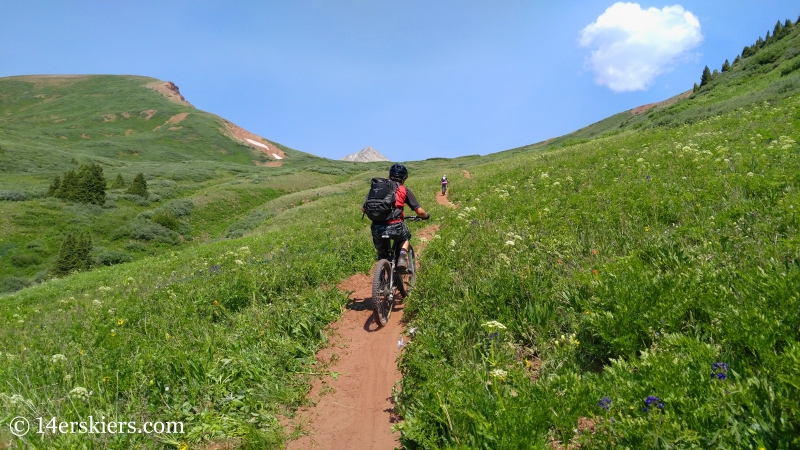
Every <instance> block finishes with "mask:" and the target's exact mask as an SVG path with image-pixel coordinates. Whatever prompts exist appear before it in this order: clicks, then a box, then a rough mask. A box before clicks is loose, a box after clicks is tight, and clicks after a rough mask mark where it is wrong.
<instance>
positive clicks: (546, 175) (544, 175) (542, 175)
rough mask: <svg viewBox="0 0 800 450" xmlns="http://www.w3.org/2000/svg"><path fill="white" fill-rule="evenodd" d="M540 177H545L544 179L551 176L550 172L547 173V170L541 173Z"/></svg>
mask: <svg viewBox="0 0 800 450" xmlns="http://www.w3.org/2000/svg"><path fill="white" fill-rule="evenodd" d="M539 178H541V179H543V180H544V179H545V178H550V174H549V173H547V172H542V174H541V175H539Z"/></svg>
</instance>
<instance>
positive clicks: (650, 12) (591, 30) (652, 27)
mask: <svg viewBox="0 0 800 450" xmlns="http://www.w3.org/2000/svg"><path fill="white" fill-rule="evenodd" d="M702 40H703V34H702V33H701V32H700V21H699V20H698V19H697V16H695V15H694V14H692V13H691V12H689V11H686V10H685V9H683V6H681V5H673V6H666V7H664V8H663V9H658V8H648V9H642V8H641V6H639V4H638V3H623V2H617V3H614V4H613V5H611V7H609V8H608V9H606V11H605V12H604V13H603V14H601V15H600V17H598V18H597V20H596V21H594V22H592V23H590V24H589V25H587V26H586V28H584V29H583V31H581V36H580V40H579V44H580V46H581V47H589V48H592V49H593V50H592V55H591V57H590V58H589V65H590V66H591V68H592V70H593V71H594V73H595V74H596V78H595V81H596V82H597V83H598V84H601V85H603V86H608V87H609V88H611V89H612V90H613V91H615V92H625V91H637V90H643V89H647V88H648V87H649V86H650V85H651V84H652V83H653V81H654V80H655V78H656V77H657V76H658V75H659V74H662V73H664V72H667V71H669V70H671V69H672V68H673V67H674V65H675V64H676V63H678V62H679V61H680V59H681V58H682V57H685V56H687V55H688V52H689V50H691V49H693V48H694V47H696V46H697V45H699V44H700V42H701V41H702Z"/></svg>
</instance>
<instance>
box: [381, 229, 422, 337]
mask: <svg viewBox="0 0 800 450" xmlns="http://www.w3.org/2000/svg"><path fill="white" fill-rule="evenodd" d="M406 220H408V221H411V222H416V221H418V220H424V219H422V218H419V217H416V216H414V217H408V218H406ZM382 237H383V238H384V239H391V240H392V245H391V246H390V249H389V257H388V258H387V259H381V260H379V261H378V262H377V263H375V270H374V271H373V276H372V313H373V315H372V316H373V318H374V319H375V323H376V324H378V327H379V328H380V327H382V326H384V325H386V322H388V321H389V315H391V314H392V308H394V302H395V298H396V295H399V296H400V297H402V298H405V297H408V294H409V293H410V292H411V289H412V288H413V287H414V282H415V281H416V280H417V266H416V262H417V261H416V256H415V255H414V247H412V246H411V243H409V245H408V250H407V251H406V258H408V269H407V270H405V271H403V272H401V271H399V270H398V269H397V258H399V257H400V246H401V245H402V243H403V241H402V240H398V239H395V238H394V237H393V236H382ZM395 291H396V292H395Z"/></svg>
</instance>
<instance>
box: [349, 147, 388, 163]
mask: <svg viewBox="0 0 800 450" xmlns="http://www.w3.org/2000/svg"><path fill="white" fill-rule="evenodd" d="M342 161H353V162H375V161H389V158H387V157H385V156H383V155H381V154H380V152H379V151H377V150H375V149H374V148H372V147H366V148H362V149H361V150H359V151H357V152H356V153H352V154H350V155H347V156H345V157H344V158H342Z"/></svg>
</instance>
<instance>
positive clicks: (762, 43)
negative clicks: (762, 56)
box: [756, 33, 769, 48]
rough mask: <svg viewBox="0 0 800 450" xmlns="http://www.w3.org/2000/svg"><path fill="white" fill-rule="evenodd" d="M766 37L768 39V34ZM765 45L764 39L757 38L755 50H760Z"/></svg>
mask: <svg viewBox="0 0 800 450" xmlns="http://www.w3.org/2000/svg"><path fill="white" fill-rule="evenodd" d="M767 37H769V33H767ZM766 43H767V41H765V40H764V38H762V37H761V36H759V37H758V40H757V41H756V48H761V47H763V46H764V44H766Z"/></svg>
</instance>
